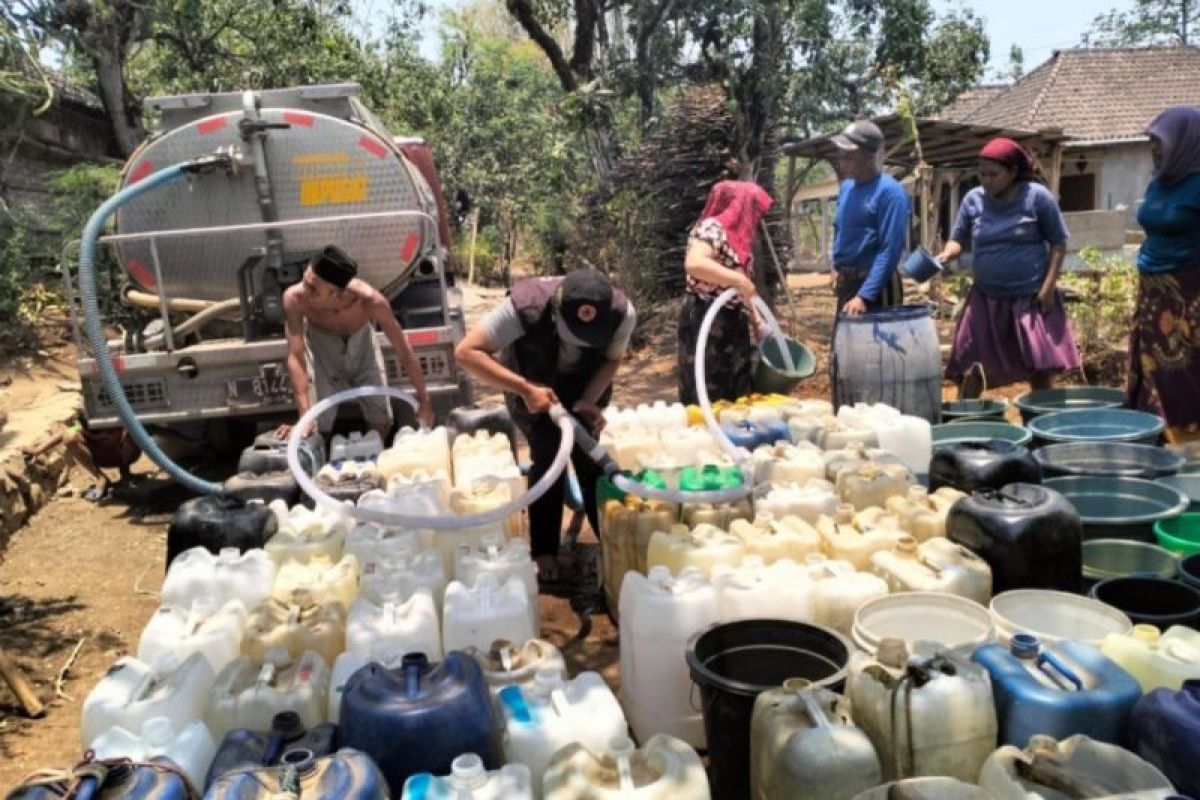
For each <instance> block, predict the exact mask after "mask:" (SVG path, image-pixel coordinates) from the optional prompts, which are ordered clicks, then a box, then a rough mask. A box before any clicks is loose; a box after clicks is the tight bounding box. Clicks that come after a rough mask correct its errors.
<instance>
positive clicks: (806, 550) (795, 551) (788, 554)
mask: <svg viewBox="0 0 1200 800" xmlns="http://www.w3.org/2000/svg"><path fill="white" fill-rule="evenodd" d="M729 532H730V533H731V534H733V535H734V536H736V537H737V538H739V539H741V540H742V544H744V545H745V546H746V557H750V556H758V557H759V558H761V559H762V560H763V561H764V562H766V563H768V564H770V563H772V562H775V561H779V560H781V559H785V558H788V559H791V560H792V561H795V562H797V563H800V562H803V561H804V559H805V558H807V557H808V556H810V555H812V554H813V553H820V552H821V536H820V534H818V533H817V529H816V528H814V527H813V526H812V525H809V524H808V523H807V522H805V521H804V520H802V519H800V518H799V517H784V518H783V519H775V518H774V517H772V516H771V515H770V514H762V513H760V514H759V515H758V516H756V517H755V518H754V522H747V521H745V520H741V519H738V520H734V521H733V522H732V523H730V525H729Z"/></svg>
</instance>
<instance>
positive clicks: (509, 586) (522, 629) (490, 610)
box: [442, 572, 537, 652]
mask: <svg viewBox="0 0 1200 800" xmlns="http://www.w3.org/2000/svg"><path fill="white" fill-rule="evenodd" d="M536 635H537V631H535V630H534V629H533V613H532V612H531V611H530V609H529V594H528V593H527V592H526V590H525V584H524V583H523V582H522V581H521V579H520V578H518V577H517V576H515V575H514V576H512V577H510V578H509V579H508V580H507V581H505V582H504V583H500V581H499V580H498V579H497V578H496V576H495V575H492V574H490V573H486V572H485V573H484V574H482V575H480V576H479V578H478V579H477V580H476V582H475V585H474V586H471V587H468V586H467V585H466V584H464V583H462V582H461V581H452V582H451V583H450V585H449V586H447V587H446V605H445V609H444V611H443V615H442V646H443V647H444V648H445V649H446V651H447V652H449V651H451V650H463V649H465V648H467V647H478V648H480V649H482V648H485V647H490V646H491V644H492V642H494V641H495V640H497V639H508V640H509V641H513V642H523V641H525V640H527V639H532V638H534V636H536Z"/></svg>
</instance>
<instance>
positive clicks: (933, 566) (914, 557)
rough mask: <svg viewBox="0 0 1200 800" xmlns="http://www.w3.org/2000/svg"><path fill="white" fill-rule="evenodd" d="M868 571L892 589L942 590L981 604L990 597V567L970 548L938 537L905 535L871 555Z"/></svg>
mask: <svg viewBox="0 0 1200 800" xmlns="http://www.w3.org/2000/svg"><path fill="white" fill-rule="evenodd" d="M871 571H872V572H874V573H875V574H876V575H878V576H879V577H881V578H883V579H884V580H885V581H887V584H888V588H889V589H890V590H891V591H893V592H943V593H945V594H956V595H958V596H959V597H965V598H967V599H968V600H974V601H975V602H976V603H979V604H980V605H985V606H986V605H987V604H988V602H990V601H991V599H992V569H991V567H989V566H988V564H987V562H986V561H984V560H983V559H982V558H980V557H979V556H977V555H975V554H974V553H972V552H971V551H970V550H967V549H966V548H964V547H962V546H961V545H957V544H955V543H954V542H951V541H950V540H949V539H944V538H941V537H938V538H935V539H929V540H927V541H924V542H921V544H920V545H918V544H917V540H916V539H914V538H912V537H911V536H904V537H903V538H901V539H900V540H898V541H897V542H896V545H895V547H893V548H892V549H891V550H880V551H878V552H876V553H873V554H872V555H871Z"/></svg>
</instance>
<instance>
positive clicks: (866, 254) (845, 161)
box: [833, 120, 910, 314]
mask: <svg viewBox="0 0 1200 800" xmlns="http://www.w3.org/2000/svg"><path fill="white" fill-rule="evenodd" d="M833 143H834V144H835V145H837V148H838V172H839V173H840V174H841V177H842V179H843V180H842V185H841V189H840V190H839V191H838V204H837V214H836V215H835V216H834V219H833V270H834V273H835V282H836V291H837V303H838V309H839V310H840V311H841V312H842V313H843V314H862V313H863V312H864V311H867V310H868V309H875V308H885V307H888V306H894V305H899V304H900V303H902V302H903V301H904V290H903V287H902V286H901V284H900V276H899V274H897V272H896V265H897V264H899V263H900V257H901V256H902V255H903V254H904V250H905V245H906V243H907V233H908V219H909V213H910V206H909V202H908V195H907V194H905V192H904V187H902V186H901V185H900V184H899V183H898V182H897V181H896V179H895V178H893V177H892V176H891V175H887V174H884V173H883V172H882V171H881V166H882V158H881V156H882V154H883V132H882V131H880V130H879V128H878V127H877V126H876V125H875V124H874V123H872V122H868V121H866V120H859V121H858V122H854V123H851V124H850V125H848V126H847V127H846V128H845V130H843V131H842V132H841V133H840V134H838V135H837V136H834V137H833Z"/></svg>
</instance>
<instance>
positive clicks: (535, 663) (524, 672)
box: [468, 639, 568, 712]
mask: <svg viewBox="0 0 1200 800" xmlns="http://www.w3.org/2000/svg"><path fill="white" fill-rule="evenodd" d="M468 652H469V653H470V654H471V655H473V656H474V657H475V660H476V661H478V662H479V666H480V668H482V669H483V678H484V680H486V681H487V685H488V689H489V690H490V691H491V693H492V697H493V698H496V697H498V696H499V695H500V690H501V689H503V688H504V687H506V686H520V687H527V686H528V685H529V684H531V683H533V680H534V678H536V677H537V674H538V673H539V672H542V671H543V670H546V671H549V672H556V673H558V675H559V676H561V677H562V679H563V680H564V681H565V680H567V677H568V675H567V663H566V661H564V660H563V655H562V653H561V652H560V651H559V649H558V648H557V647H555V646H554V645H553V644H551V643H550V642H548V641H546V640H545V639H530V640H529V641H527V642H525V643H524V644H521V645H515V644H513V643H512V642H509V641H507V640H505V639H497V640H496V641H494V642H492V645H491V647H489V648H488V649H487V650H483V649H480V648H478V647H473V648H470V649H469V650H468ZM498 711H499V705H497V712H498Z"/></svg>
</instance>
